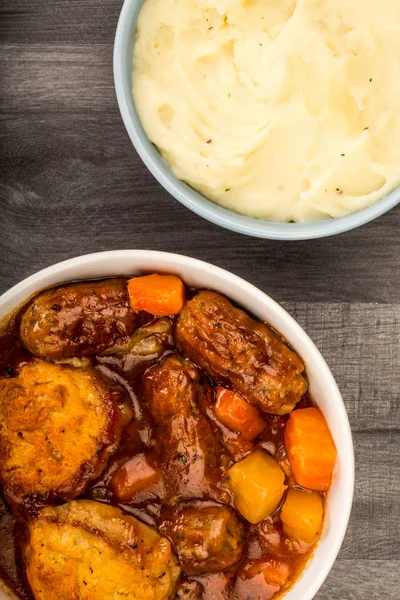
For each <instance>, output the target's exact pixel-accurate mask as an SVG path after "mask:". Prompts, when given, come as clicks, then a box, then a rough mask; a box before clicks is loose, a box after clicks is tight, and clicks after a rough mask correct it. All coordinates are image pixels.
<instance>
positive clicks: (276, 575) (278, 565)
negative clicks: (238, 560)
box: [246, 559, 290, 589]
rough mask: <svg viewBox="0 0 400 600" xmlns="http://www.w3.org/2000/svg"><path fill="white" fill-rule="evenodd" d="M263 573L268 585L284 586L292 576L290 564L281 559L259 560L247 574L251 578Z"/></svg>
mask: <svg viewBox="0 0 400 600" xmlns="http://www.w3.org/2000/svg"><path fill="white" fill-rule="evenodd" d="M257 575H262V576H263V577H264V579H265V582H266V583H267V584H268V585H271V586H274V587H276V588H278V589H280V588H283V587H284V586H285V585H286V583H287V581H288V579H289V576H290V568H289V566H288V565H287V564H286V563H284V562H282V561H280V560H275V559H271V560H263V559H261V560H258V561H255V562H254V564H253V565H251V567H250V568H249V569H248V570H247V573H246V576H247V577H248V578H249V579H251V578H253V577H256V576H257Z"/></svg>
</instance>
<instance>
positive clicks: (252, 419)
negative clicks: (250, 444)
mask: <svg viewBox="0 0 400 600" xmlns="http://www.w3.org/2000/svg"><path fill="white" fill-rule="evenodd" d="M216 393H217V401H216V403H215V406H214V412H215V415H216V417H217V419H218V420H219V421H221V423H222V424H223V425H225V427H228V429H231V431H235V432H238V433H240V434H241V436H242V438H243V439H245V440H248V441H251V440H254V438H256V437H257V436H258V435H259V434H260V433H261V432H262V431H263V429H265V425H266V424H265V421H264V419H263V418H262V417H261V415H260V413H259V411H258V409H257V408H255V407H254V406H251V404H249V403H248V402H246V400H245V399H244V398H242V397H241V396H240V395H239V394H237V393H236V392H232V391H231V390H227V389H226V388H224V387H221V386H218V387H217V388H216Z"/></svg>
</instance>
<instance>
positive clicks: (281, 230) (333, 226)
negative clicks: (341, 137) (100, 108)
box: [114, 0, 400, 240]
mask: <svg viewBox="0 0 400 600" xmlns="http://www.w3.org/2000/svg"><path fill="white" fill-rule="evenodd" d="M143 1H144V0H125V1H124V4H123V7H122V9H121V14H120V17H119V21H118V27H117V31H116V34H115V43H114V84H115V92H116V95H117V101H118V105H119V109H120V111H121V116H122V119H123V121H124V124H125V127H126V130H127V132H128V134H129V137H130V138H131V141H132V144H133V145H134V146H135V148H136V151H137V153H138V154H139V156H140V158H141V159H142V160H143V162H144V164H145V165H146V167H147V168H148V169H149V171H150V172H151V173H152V174H153V175H154V177H155V178H156V179H157V180H158V181H159V183H161V185H162V186H163V187H164V188H165V189H166V190H167V192H169V193H170V194H171V195H172V196H174V198H176V199H177V200H179V202H181V203H182V204H183V205H184V206H186V207H187V208H189V209H190V210H192V211H193V212H195V213H197V214H198V215H200V216H201V217H203V218H204V219H207V220H208V221H211V222H212V223H216V224H217V225H220V226H221V227H225V228H226V229H231V230H232V231H237V232H239V233H244V234H246V235H251V236H254V237H259V238H266V239H271V240H311V239H315V238H322V237H326V236H329V235H336V234H338V233H343V232H344V231H349V230H350V229H354V228H356V227H359V226H360V225H364V223H368V222H369V221H372V220H373V219H376V218H377V217H379V216H380V215H383V214H384V213H385V212H387V211H388V210H390V209H391V208H393V207H394V206H397V204H399V203H400V187H398V188H397V189H395V190H393V191H392V192H391V193H390V194H389V195H388V196H386V197H385V198H382V200H379V201H378V202H375V203H374V204H372V205H371V206H368V207H367V208H364V209H363V210H360V211H358V212H355V213H352V214H350V215H347V216H345V217H339V218H336V219H321V220H318V221H310V222H308V223H281V222H279V221H266V220H264V219H256V218H253V217H249V216H247V215H241V214H239V213H236V212H235V211H233V210H229V209H227V208H224V207H222V206H219V205H218V204H216V203H215V202H212V201H211V200H209V199H208V198H206V197H205V196H203V195H202V194H200V193H199V192H197V191H196V190H194V189H193V188H191V187H190V186H189V185H187V184H186V183H184V182H183V181H180V180H179V179H178V178H177V177H175V175H174V174H173V172H172V171H171V169H170V168H169V166H168V165H167V163H166V162H165V161H164V160H163V158H162V157H161V154H160V153H159V152H158V150H157V148H156V147H155V146H154V144H152V143H151V142H150V140H149V139H148V137H147V135H146V134H145V132H144V129H143V127H142V124H141V122H140V119H139V117H138V114H137V112H136V108H135V105H134V102H133V96H132V58H133V43H134V38H135V35H136V24H137V19H138V16H139V12H140V9H141V8H142V4H143Z"/></svg>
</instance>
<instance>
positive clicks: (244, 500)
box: [228, 450, 286, 523]
mask: <svg viewBox="0 0 400 600" xmlns="http://www.w3.org/2000/svg"><path fill="white" fill-rule="evenodd" d="M228 476H229V486H230V488H231V490H232V492H233V495H234V502H235V506H236V508H237V509H238V511H239V512H240V513H241V514H242V515H243V517H244V518H245V519H247V520H248V521H250V523H258V522H259V521H262V520H263V519H265V518H266V517H268V516H269V515H270V514H271V513H273V512H274V510H275V509H276V508H277V506H278V504H279V502H280V500H281V498H282V495H283V492H284V491H285V489H286V486H285V484H284V481H285V474H284V473H283V471H282V470H281V469H280V467H279V465H278V464H277V462H276V461H275V460H274V459H273V458H272V457H271V456H270V455H269V454H267V453H266V452H264V450H255V452H252V453H251V454H249V456H246V458H244V459H243V460H241V461H240V462H238V463H236V464H235V465H233V467H231V468H230V469H229V471H228Z"/></svg>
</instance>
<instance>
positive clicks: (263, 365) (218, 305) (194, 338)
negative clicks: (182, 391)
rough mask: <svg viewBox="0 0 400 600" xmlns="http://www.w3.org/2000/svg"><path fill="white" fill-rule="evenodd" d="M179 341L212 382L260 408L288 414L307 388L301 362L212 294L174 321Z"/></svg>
mask: <svg viewBox="0 0 400 600" xmlns="http://www.w3.org/2000/svg"><path fill="white" fill-rule="evenodd" d="M177 339H178V343H179V344H180V345H181V347H182V348H183V350H184V352H185V353H186V354H187V355H188V356H189V357H190V358H191V359H192V360H193V361H194V362H196V363H197V364H198V365H200V366H201V367H202V368H203V369H204V370H205V371H206V372H207V373H208V375H210V377H212V378H213V379H214V380H215V381H216V382H222V383H224V382H228V383H230V384H231V385H232V386H233V387H234V388H235V389H236V390H237V391H239V392H240V393H241V394H243V396H244V397H245V398H246V399H247V400H248V401H249V402H250V403H251V404H255V405H257V406H258V407H259V408H260V409H261V410H263V411H264V412H268V413H274V414H278V415H282V414H286V413H289V412H290V411H291V410H292V409H293V407H294V406H295V405H296V403H297V402H298V401H299V400H300V399H301V397H302V396H303V395H304V393H305V391H306V389H307V382H306V379H305V378H304V376H303V375H302V372H303V371H304V364H303V362H302V360H301V359H300V358H299V356H298V355H297V354H296V353H295V352H294V351H293V350H291V349H290V348H289V347H288V346H287V345H286V344H285V343H284V342H283V341H282V339H281V338H280V337H279V335H277V334H276V333H275V332H274V331H273V330H272V329H271V328H270V327H268V326H267V325H265V324H264V323H260V322H258V321H256V320H254V319H252V318H251V317H250V316H249V315H248V314H246V313H245V312H243V311H242V310H240V309H238V308H235V307H234V306H233V305H232V304H231V303H230V302H229V301H228V300H227V299H226V298H224V297H223V296H221V295H220V294H217V293H215V292H209V291H202V292H200V293H199V294H197V295H196V296H195V297H194V298H193V299H192V300H190V302H188V303H187V305H186V306H185V308H184V309H183V311H182V312H181V315H180V317H179V320H178V326H177Z"/></svg>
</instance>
